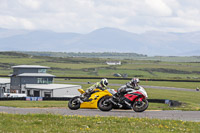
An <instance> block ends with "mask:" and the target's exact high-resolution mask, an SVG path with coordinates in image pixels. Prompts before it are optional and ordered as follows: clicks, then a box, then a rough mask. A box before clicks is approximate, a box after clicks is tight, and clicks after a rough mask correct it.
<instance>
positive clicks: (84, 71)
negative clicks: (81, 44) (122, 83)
mask: <svg viewBox="0 0 200 133" xmlns="http://www.w3.org/2000/svg"><path fill="white" fill-rule="evenodd" d="M191 59H195V57H194V58H191ZM198 59H199V58H198ZM112 60H116V59H109V58H108V59H106V58H103V59H100V58H81V57H64V58H61V57H60V58H59V57H45V56H30V55H24V54H19V53H11V52H10V53H9V52H8V53H6V52H4V53H0V75H9V74H10V73H12V69H11V66H14V65H24V64H27V65H44V66H49V67H51V69H49V71H48V72H49V73H51V74H55V75H56V76H76V77H79V76H80V77H90V76H100V77H113V74H115V73H120V74H128V77H130V78H131V77H134V76H137V77H140V78H155V79H188V80H190V79H198V80H200V76H199V73H200V71H199V67H200V63H199V62H192V61H191V62H192V63H191V62H161V61H152V60H133V59H123V60H121V61H122V65H119V66H109V65H106V63H105V62H106V61H112ZM119 60H120V59H119Z"/></svg>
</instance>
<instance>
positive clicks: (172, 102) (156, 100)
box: [148, 99, 182, 107]
mask: <svg viewBox="0 0 200 133" xmlns="http://www.w3.org/2000/svg"><path fill="white" fill-rule="evenodd" d="M148 102H152V103H164V104H168V105H169V106H170V107H178V106H181V104H182V103H181V102H179V101H175V100H168V99H148Z"/></svg>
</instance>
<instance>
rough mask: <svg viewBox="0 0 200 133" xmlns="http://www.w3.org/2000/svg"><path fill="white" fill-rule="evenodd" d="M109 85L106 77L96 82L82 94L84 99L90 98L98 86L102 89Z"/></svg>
mask: <svg viewBox="0 0 200 133" xmlns="http://www.w3.org/2000/svg"><path fill="white" fill-rule="evenodd" d="M107 85H108V80H107V79H106V78H104V79H101V81H100V82H97V83H95V84H94V85H92V86H91V87H89V88H88V89H87V90H86V91H85V93H83V94H82V97H83V100H84V101H88V99H89V98H90V96H91V94H92V93H94V89H96V88H98V89H100V90H105V89H106V88H107Z"/></svg>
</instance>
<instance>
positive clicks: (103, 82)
mask: <svg viewBox="0 0 200 133" xmlns="http://www.w3.org/2000/svg"><path fill="white" fill-rule="evenodd" d="M100 83H101V85H102V86H103V87H106V86H107V85H108V80H107V79H106V78H104V79H102V80H101V82H100Z"/></svg>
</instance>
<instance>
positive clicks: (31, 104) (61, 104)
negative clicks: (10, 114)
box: [0, 101, 68, 108]
mask: <svg viewBox="0 0 200 133" xmlns="http://www.w3.org/2000/svg"><path fill="white" fill-rule="evenodd" d="M67 103H68V102H67V101H0V106H8V107H20V108H51V107H58V108H66V107H67Z"/></svg>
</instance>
